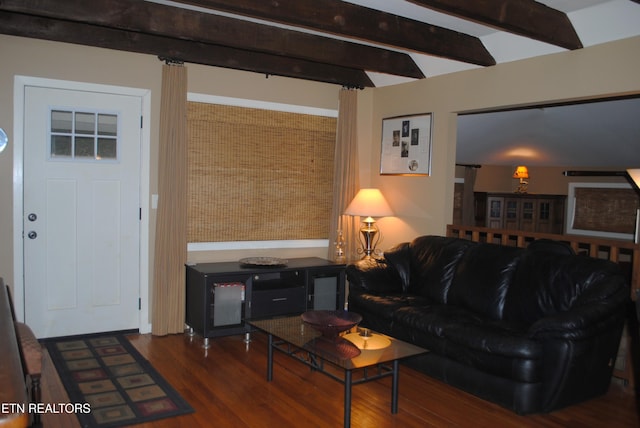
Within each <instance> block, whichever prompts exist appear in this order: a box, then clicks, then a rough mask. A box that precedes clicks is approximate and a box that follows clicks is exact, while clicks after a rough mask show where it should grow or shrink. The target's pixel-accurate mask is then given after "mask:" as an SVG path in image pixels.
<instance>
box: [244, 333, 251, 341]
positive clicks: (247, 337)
mask: <svg viewBox="0 0 640 428" xmlns="http://www.w3.org/2000/svg"><path fill="white" fill-rule="evenodd" d="M250 342H251V333H245V334H244V343H250Z"/></svg>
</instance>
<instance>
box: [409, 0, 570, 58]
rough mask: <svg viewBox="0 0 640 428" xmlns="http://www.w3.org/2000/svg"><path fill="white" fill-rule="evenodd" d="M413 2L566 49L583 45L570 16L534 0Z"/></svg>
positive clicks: (422, 0)
mask: <svg viewBox="0 0 640 428" xmlns="http://www.w3.org/2000/svg"><path fill="white" fill-rule="evenodd" d="M409 1H411V3H415V4H419V5H422V6H425V7H427V8H429V9H434V10H437V11H439V12H444V13H447V14H450V15H455V16H457V17H460V18H463V19H468V20H471V21H475V22H478V23H480V24H485V25H489V26H491V27H495V28H498V29H501V30H505V31H508V32H511V33H514V34H519V35H522V36H526V37H529V38H532V39H536V40H539V41H542V42H545V43H550V44H552V45H556V46H561V47H563V48H566V49H572V50H573V49H580V48H582V42H581V41H580V38H579V37H578V34H577V33H576V31H575V29H574V28H573V24H571V21H570V20H569V18H568V17H567V15H566V14H565V13H563V12H560V11H558V10H556V9H552V8H550V7H548V6H546V5H544V4H542V3H538V2H537V1H534V0H482V1H477V0H473V1H468V0H409Z"/></svg>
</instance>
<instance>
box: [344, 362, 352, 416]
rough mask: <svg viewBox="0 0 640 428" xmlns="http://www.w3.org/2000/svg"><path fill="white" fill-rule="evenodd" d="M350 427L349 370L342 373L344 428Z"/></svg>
mask: <svg viewBox="0 0 640 428" xmlns="http://www.w3.org/2000/svg"><path fill="white" fill-rule="evenodd" d="M350 426H351V370H345V373H344V428H349V427H350Z"/></svg>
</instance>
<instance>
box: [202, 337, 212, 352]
mask: <svg viewBox="0 0 640 428" xmlns="http://www.w3.org/2000/svg"><path fill="white" fill-rule="evenodd" d="M202 347H203V348H204V349H209V348H211V343H209V338H208V337H205V338H204V341H203V342H202Z"/></svg>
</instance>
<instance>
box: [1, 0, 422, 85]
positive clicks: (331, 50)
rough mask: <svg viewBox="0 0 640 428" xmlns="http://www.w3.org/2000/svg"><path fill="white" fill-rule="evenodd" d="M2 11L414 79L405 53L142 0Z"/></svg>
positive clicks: (72, 1) (51, 0) (30, 5)
mask: <svg viewBox="0 0 640 428" xmlns="http://www.w3.org/2000/svg"><path fill="white" fill-rule="evenodd" d="M0 10H4V11H7V12H14V13H23V14H29V15H34V16H40V17H45V18H53V19H59V20H65V21H73V22H83V23H88V24H91V25H96V26H102V27H107V28H116V29H120V30H125V31H130V32H135V33H141V34H151V35H156V36H163V37H169V38H175V39H181V40H188V41H192V42H201V43H206V44H215V45H219V46H227V47H231V48H236V49H243V50H248V51H253V52H262V53H266V54H271V55H279V56H288V57H293V58H297V59H300V60H305V61H312V62H316V63H324V64H331V65H336V66H341V67H346V68H354V69H359V70H367V71H376V72H380V73H387V74H393V75H399V76H405V77H412V78H417V79H420V78H423V77H424V74H423V73H422V71H421V70H420V68H419V67H418V66H417V65H416V64H415V62H414V61H413V60H412V59H411V57H410V56H409V55H407V54H404V53H400V52H397V51H391V50H388V49H382V48H377V47H371V46H366V45H361V44H356V43H351V42H346V41H342V40H337V39H331V38H328V37H321V36H316V35H312V34H307V33H301V32H297V31H291V30H286V29H281V28H276V27H273V26H268V25H262V24H257V23H253V22H248V21H244V20H240V19H234V18H228V17H224V16H218V15H212V14H207V13H200V12H196V11H191V10H185V9H181V8H175V7H170V6H165V5H161V4H156V3H150V2H146V1H141V0H92V1H90V2H88V1H85V0H3V1H0Z"/></svg>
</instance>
